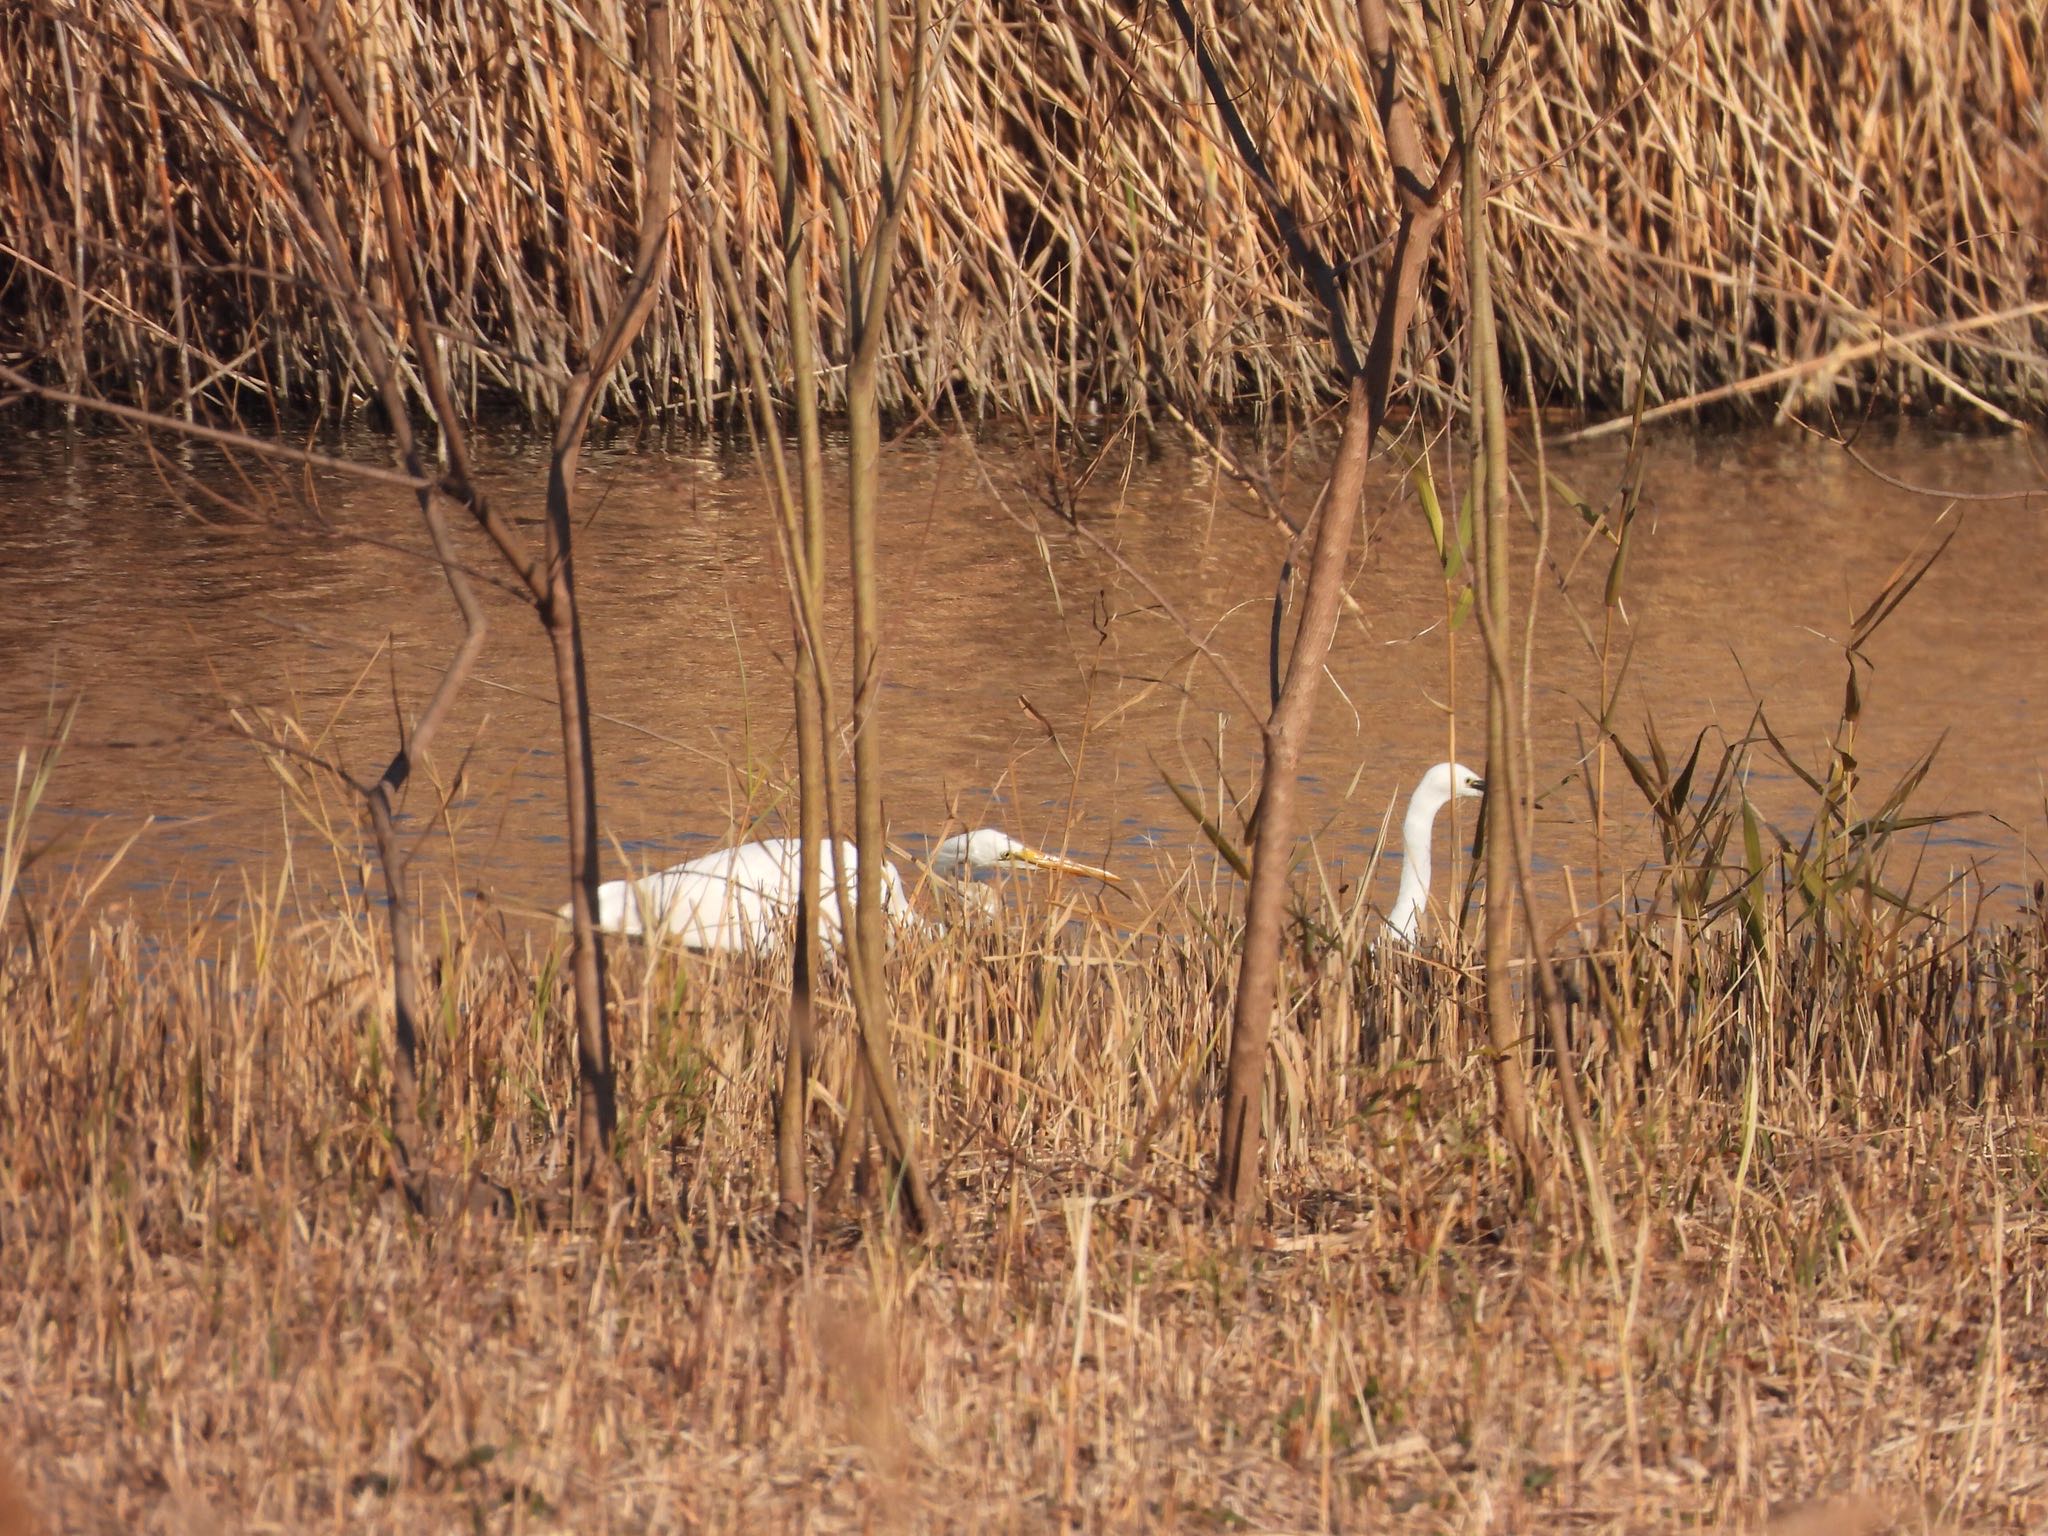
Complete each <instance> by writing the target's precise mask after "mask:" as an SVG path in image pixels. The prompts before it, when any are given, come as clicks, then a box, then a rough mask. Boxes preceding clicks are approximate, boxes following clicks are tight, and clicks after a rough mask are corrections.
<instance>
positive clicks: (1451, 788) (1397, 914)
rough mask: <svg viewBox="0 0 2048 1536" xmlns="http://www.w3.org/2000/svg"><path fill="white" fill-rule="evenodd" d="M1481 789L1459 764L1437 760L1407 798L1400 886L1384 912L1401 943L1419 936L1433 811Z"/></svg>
mask: <svg viewBox="0 0 2048 1536" xmlns="http://www.w3.org/2000/svg"><path fill="white" fill-rule="evenodd" d="M1485 792H1486V781H1485V780H1483V779H1481V778H1480V777H1479V775H1478V774H1476V773H1474V772H1473V771H1472V770H1471V769H1470V768H1467V767H1466V766H1465V765H1464V764H1463V763H1438V764H1437V765H1436V766H1435V767H1434V768H1432V769H1430V770H1429V772H1427V773H1425V774H1424V775H1423V776H1422V781H1421V782H1420V783H1419V784H1417V785H1416V786H1415V793H1414V794H1412V795H1410V796H1409V797H1408V813H1407V814H1406V815H1405V816H1403V817H1402V818H1401V886H1400V889H1399V890H1398V891H1396V892H1395V893H1394V906H1393V910H1392V911H1390V912H1388V913H1387V932H1388V933H1390V934H1392V935H1393V936H1394V937H1395V938H1397V939H1399V940H1401V942H1403V943H1404V944H1413V943H1414V942H1415V941H1416V939H1417V938H1418V937H1419V936H1420V934H1421V931H1422V914H1423V912H1424V911H1425V910H1427V908H1428V906H1429V877H1430V867H1429V864H1430V860H1429V841H1430V835H1431V833H1432V832H1433V831H1434V830H1435V828H1436V818H1437V813H1438V812H1439V811H1441V810H1442V809H1443V808H1444V807H1445V806H1447V805H1449V804H1450V803H1451V802H1452V801H1453V800H1467V799H1476V798H1477V797H1478V796H1480V795H1482V794H1484V793H1485Z"/></svg>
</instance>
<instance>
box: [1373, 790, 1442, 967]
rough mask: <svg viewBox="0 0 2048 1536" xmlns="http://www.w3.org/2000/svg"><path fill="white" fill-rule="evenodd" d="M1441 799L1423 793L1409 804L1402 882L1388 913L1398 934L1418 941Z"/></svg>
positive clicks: (1403, 835) (1404, 829)
mask: <svg viewBox="0 0 2048 1536" xmlns="http://www.w3.org/2000/svg"><path fill="white" fill-rule="evenodd" d="M1444 803H1445V802H1444V801H1443V800H1441V799H1435V798H1432V799H1428V800H1424V799H1423V798H1422V797H1421V796H1420V795H1417V796H1416V797H1415V799H1413V800H1411V801H1410V802H1409V804H1408V814H1407V815H1406V816H1405V817H1404V818H1403V819H1402V821H1401V885H1400V889H1399V890H1397V891H1396V892H1395V893H1394V905H1393V908H1392V910H1391V911H1389V912H1388V913H1387V927H1388V929H1389V930H1390V931H1391V932H1392V933H1393V934H1394V936H1395V937H1396V938H1399V939H1402V940H1404V941H1406V942H1407V943H1410V944H1412V943H1414V942H1415V940H1416V938H1417V936H1418V935H1419V934H1420V932H1421V928H1422V914H1423V912H1424V910H1425V909H1426V908H1427V907H1428V906H1429V877H1430V867H1429V839H1430V833H1431V832H1432V831H1433V830H1434V828H1435V826H1436V813H1437V812H1438V811H1440V810H1442V809H1443V808H1444Z"/></svg>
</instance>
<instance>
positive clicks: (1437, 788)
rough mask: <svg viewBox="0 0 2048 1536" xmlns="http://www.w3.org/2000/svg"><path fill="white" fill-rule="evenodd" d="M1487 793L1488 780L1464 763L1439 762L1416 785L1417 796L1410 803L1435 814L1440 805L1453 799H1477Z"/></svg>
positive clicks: (1446, 803)
mask: <svg viewBox="0 0 2048 1536" xmlns="http://www.w3.org/2000/svg"><path fill="white" fill-rule="evenodd" d="M1485 793H1486V780H1484V779H1482V778H1480V777H1479V775H1478V774H1476V773H1474V772H1473V771H1472V770H1471V769H1470V768H1467V767H1466V766H1465V765H1464V764H1463V763H1438V764H1437V765H1436V766H1435V767H1434V768H1432V769H1430V770H1429V772H1427V773H1425V774H1424V775H1423V776H1422V782H1421V783H1419V784H1417V785H1416V786H1415V798H1414V799H1413V800H1412V801H1411V802H1410V804H1411V805H1412V806H1413V807H1414V808H1416V809H1422V808H1425V807H1426V808H1427V809H1428V811H1429V814H1430V815H1432V816H1434V815H1435V814H1436V812H1437V810H1438V808H1439V807H1441V806H1445V805H1448V804H1449V803H1450V802H1451V801H1453V800H1472V799H1477V798H1478V797H1479V796H1480V795H1483V794H1485Z"/></svg>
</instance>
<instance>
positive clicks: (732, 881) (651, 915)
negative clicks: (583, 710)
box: [561, 827, 1117, 950]
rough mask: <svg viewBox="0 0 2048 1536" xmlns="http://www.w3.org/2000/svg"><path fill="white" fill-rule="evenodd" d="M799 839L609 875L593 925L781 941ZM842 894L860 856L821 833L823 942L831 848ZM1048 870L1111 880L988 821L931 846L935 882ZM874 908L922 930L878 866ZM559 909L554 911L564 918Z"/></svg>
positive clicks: (696, 937) (719, 940)
mask: <svg viewBox="0 0 2048 1536" xmlns="http://www.w3.org/2000/svg"><path fill="white" fill-rule="evenodd" d="M801 850H802V845H801V844H800V843H799V842H798V840H797V839H796V838H793V837H770V838H764V839H762V840H761V841H759V842H753V843H741V844H740V845H739V846H738V847H735V848H721V849H719V850H718V851H717V852H715V853H707V854H705V855H703V856H702V857H701V858H695V859H689V860H686V861H685V862H683V863H681V864H678V865H676V866H674V867H673V868H671V869H664V870H661V871H659V872H658V873H656V874H651V875H643V876H641V877H640V878H639V879H636V880H612V881H607V882H606V883H605V884H603V885H601V886H599V887H598V888H597V922H598V926H599V927H600V928H602V929H603V930H604V931H605V932H607V933H618V934H628V935H633V934H646V933H661V934H663V935H665V936H666V937H668V938H671V939H673V940H675V941H677V942H679V943H681V944H682V945H684V946H685V947H686V948H689V949H701V950H720V949H722V950H743V949H772V948H774V947H775V946H776V945H778V944H783V943H787V942H788V940H789V937H790V925H791V923H792V922H793V920H794V917H795V913H796V905H797V896H798V893H799V891H800V890H801V886H802V877H803V876H802V868H803V867H802V863H801V859H802V851H801ZM835 851H836V853H837V857H838V860H839V861H840V867H841V868H843V869H844V871H845V876H846V885H847V889H848V891H849V892H851V891H852V890H853V887H854V885H855V883H856V879H857V876H858V873H859V869H860V855H859V853H858V852H857V851H856V850H855V848H854V845H853V844H852V843H850V842H847V841H846V840H844V839H837V840H833V839H828V840H827V841H826V842H825V843H824V844H823V845H822V846H821V847H820V848H819V850H818V857H819V893H818V935H819V937H820V938H821V939H822V940H823V941H824V943H825V945H826V946H827V947H828V948H830V947H834V946H836V945H837V944H838V943H839V937H840V932H841V927H842V925H841V923H840V919H839V893H838V890H837V887H836V885H835V882H834V879H833V870H834V853H835ZM1017 867H1024V868H1033V869H1049V870H1055V871H1059V872H1061V873H1065V874H1071V875H1088V876H1091V877H1092V878H1094V879H1097V880H1104V881H1108V882H1110V883H1112V884H1114V883H1116V882H1117V877H1116V876H1115V875H1113V874H1111V873H1110V872H1109V871H1108V870H1106V869H1097V868H1096V867H1095V866H1094V865H1092V864H1077V863H1075V862H1074V861H1073V860H1071V859H1064V858H1061V857H1060V856H1059V855H1057V854H1051V853H1041V852H1040V851H1039V850H1038V849H1036V848H1031V847H1028V846H1026V845H1025V844H1023V843H1020V842H1018V841H1017V840H1016V839H1015V838H1013V837H1011V836H1009V835H1008V834H1007V833H1003V832H998V831H996V830H995V829H994V828H992V827H982V828H980V829H978V830H976V831H973V832H962V833H959V834H957V835H955V836H953V837H949V838H947V839H946V840H945V841H944V842H942V843H940V844H939V845H938V847H936V848H935V849H933V850H932V856H931V870H932V873H933V874H934V875H935V876H937V877H939V878H940V879H944V880H969V879H972V878H973V877H974V875H976V874H977V873H979V872H981V871H983V870H992V869H1005V868H1017ZM882 910H883V911H884V912H886V913H888V915H889V918H890V920H891V921H892V922H894V923H900V924H906V925H911V926H922V924H921V923H920V920H919V919H918V917H917V915H916V913H915V912H913V911H912V910H911V906H910V898H909V896H908V894H907V893H906V892H905V890H904V886H903V877H902V875H901V874H899V873H898V872H897V869H896V866H895V865H894V864H891V863H888V862H887V861H884V862H883V864H882ZM568 915H569V909H568V908H567V907H563V908H562V909H561V916H562V917H564V918H567V917H568Z"/></svg>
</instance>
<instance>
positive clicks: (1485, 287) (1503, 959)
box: [1449, 18, 1542, 1190]
mask: <svg viewBox="0 0 2048 1536" xmlns="http://www.w3.org/2000/svg"><path fill="white" fill-rule="evenodd" d="M1449 27H1450V30H1451V31H1453V32H1457V31H1458V30H1459V29H1460V27H1461V23H1460V22H1458V21H1457V20H1456V19H1455V18H1453V20H1452V21H1451V22H1450V24H1449ZM1453 46H1454V47H1455V48H1456V49H1457V58H1458V63H1459V69H1458V76H1457V94H1458V97H1459V102H1458V108H1457V116H1458V119H1459V137H1460V138H1461V139H1463V140H1464V142H1465V164H1464V198H1463V209H1462V222H1463V226H1464V236H1465V281H1466V287H1467V295H1468V304H1467V307H1468V310H1469V314H1470V319H1469V322H1468V323H1469V325H1470V328H1471V343H1470V346H1469V348H1468V355H1469V357H1470V358H1471V379H1472V397H1473V409H1474V416H1475V426H1476V427H1477V429H1478V430H1477V436H1478V439H1479V454H1480V477H1479V484H1478V491H1479V498H1480V499H1479V515H1478V518H1477V526H1478V529H1479V538H1478V540H1477V544H1478V553H1479V572H1478V586H1479V591H1478V594H1477V596H1478V601H1479V603H1480V604H1481V605H1483V606H1484V608H1485V610H1486V611H1485V616H1484V619H1483V621H1482V622H1483V623H1484V624H1485V626H1486V627H1487V628H1488V629H1489V630H1490V631H1491V632H1492V634H1493V635H1494V636H1496V637H1498V636H1500V635H1503V634H1505V633H1507V625H1508V605H1509V601H1510V590H1509V582H1508V575H1509V570H1508V560H1509V552H1508V505H1509V503H1508V442H1507V430H1508V428H1507V400H1506V396H1505V393H1504V391H1503V389H1502V387H1501V375H1500V342H1499V337H1498V335H1497V334H1496V330H1495V323H1494V309H1493V266H1492V249H1491V245H1490V242H1489V239H1488V229H1487V222H1486V204H1487V195H1488V190H1487V181H1486V156H1485V152H1484V147H1483V146H1482V145H1481V144H1480V143H1479V142H1478V141H1477V135H1478V134H1479V133H1480V132H1481V131H1483V125H1482V123H1481V112H1480V98H1479V91H1478V87H1477V84H1476V82H1475V81H1474V79H1473V76H1472V71H1471V67H1470V64H1469V61H1468V54H1467V51H1466V49H1465V48H1464V46H1463V40H1462V38H1458V39H1456V40H1454V43H1453ZM1512 689H1513V682H1512V679H1511V678H1510V677H1509V676H1508V675H1507V674H1506V672H1505V671H1504V670H1501V669H1496V668H1493V667H1490V666H1489V667H1488V668H1487V673H1486V778H1487V784H1488V786H1489V790H1490V791H1491V792H1489V793H1488V795H1487V797H1486V805H1485V819H1486V935H1485V957H1486V1037H1487V1050H1488V1052H1489V1054H1490V1055H1491V1056H1492V1059H1493V1076H1494V1090H1495V1093H1496V1094H1497V1096H1498V1098H1499V1108H1500V1123H1501V1131H1502V1133H1503V1134H1504V1135H1505V1136H1506V1137H1507V1140H1508V1145H1509V1146H1510V1147H1511V1148H1512V1149H1513V1151H1514V1154H1515V1158H1516V1160H1517V1162H1518V1163H1519V1164H1520V1165H1521V1170H1522V1176H1523V1181H1524V1187H1525V1188H1527V1189H1530V1190H1534V1189H1535V1188H1536V1186H1537V1180H1538V1175H1539V1172H1540V1168H1541V1161H1542V1158H1541V1149H1540V1148H1539V1147H1538V1145H1537V1142H1536V1138H1535V1133H1534V1130H1533V1128H1532V1126H1531V1123H1530V1114H1529V1093H1528V1083H1527V1073H1526V1071H1525V1069H1524V1066H1523V1049H1524V1047H1523V1041H1522V1037H1521V1019H1520V1012H1519V1010H1518V1009H1517V1007H1516V1004H1515V995H1514V978H1513V961H1514V952H1515V936H1514V935H1515V929H1514V920H1515V900H1514V898H1515V862H1514V848H1515V844H1516V840H1517V834H1516V832H1515V830H1514V828H1513V827H1512V826H1511V825H1510V823H1511V822H1512V821H1513V819H1514V816H1515V814H1516V811H1515V805H1514V801H1513V787H1514V785H1515V782H1516V780H1517V779H1518V778H1519V777H1520V776H1519V775H1518V774H1517V773H1516V772H1515V769H1514V763H1515V742H1514V737H1513V734H1512V730H1511V725H1512V718H1513V715H1514V708H1513V703H1514V701H1513V692H1512Z"/></svg>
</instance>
